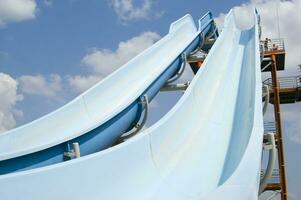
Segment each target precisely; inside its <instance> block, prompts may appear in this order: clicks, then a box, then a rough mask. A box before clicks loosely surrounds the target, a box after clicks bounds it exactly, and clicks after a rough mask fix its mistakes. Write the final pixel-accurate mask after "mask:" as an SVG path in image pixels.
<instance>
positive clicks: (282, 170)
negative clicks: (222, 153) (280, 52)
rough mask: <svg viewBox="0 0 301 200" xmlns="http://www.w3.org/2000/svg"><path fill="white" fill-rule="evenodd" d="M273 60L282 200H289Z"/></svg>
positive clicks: (274, 60) (273, 62) (273, 58)
mask: <svg viewBox="0 0 301 200" xmlns="http://www.w3.org/2000/svg"><path fill="white" fill-rule="evenodd" d="M271 59H272V70H271V73H272V82H273V89H274V114H275V122H276V136H277V140H278V165H279V174H280V184H281V200H287V199H288V196H287V184H286V169H285V168H286V166H285V158H284V144H283V137H282V125H281V114H280V98H279V83H278V80H277V66H276V57H275V54H272V55H271Z"/></svg>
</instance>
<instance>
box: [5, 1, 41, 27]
mask: <svg viewBox="0 0 301 200" xmlns="http://www.w3.org/2000/svg"><path fill="white" fill-rule="evenodd" d="M36 9H37V4H36V1H35V0H0V26H4V25H5V24H7V23H9V22H20V21H23V20H29V19H33V18H35V12H36Z"/></svg>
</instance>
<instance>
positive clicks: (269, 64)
mask: <svg viewBox="0 0 301 200" xmlns="http://www.w3.org/2000/svg"><path fill="white" fill-rule="evenodd" d="M271 64H272V63H271V62H269V63H268V64H267V65H266V66H264V67H263V68H262V69H261V71H262V72H263V71H264V70H265V69H266V68H268V67H269V66H271Z"/></svg>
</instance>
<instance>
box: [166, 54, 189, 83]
mask: <svg viewBox="0 0 301 200" xmlns="http://www.w3.org/2000/svg"><path fill="white" fill-rule="evenodd" d="M181 58H182V60H183V63H182V66H181V68H180V69H179V71H178V72H177V73H176V74H175V75H174V76H173V77H171V78H170V79H169V80H167V81H166V83H167V84H168V83H172V82H174V81H176V80H178V79H179V78H180V77H181V76H182V74H183V73H184V71H185V67H186V63H187V56H186V53H183V54H182V55H181Z"/></svg>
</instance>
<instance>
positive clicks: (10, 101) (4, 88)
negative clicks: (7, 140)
mask: <svg viewBox="0 0 301 200" xmlns="http://www.w3.org/2000/svg"><path fill="white" fill-rule="evenodd" d="M17 86H18V84H17V81H16V80H14V79H13V78H12V77H10V76H9V75H7V74H3V73H0V97H1V98H0V132H3V131H6V130H8V129H11V128H14V127H15V126H16V120H15V118H16V117H20V116H22V115H23V113H22V111H20V110H17V109H16V108H15V105H16V103H17V102H18V101H21V100H22V99H23V96H22V95H19V94H17Z"/></svg>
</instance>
